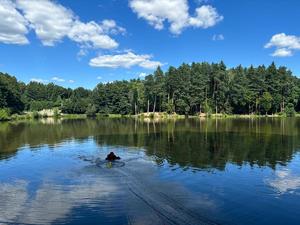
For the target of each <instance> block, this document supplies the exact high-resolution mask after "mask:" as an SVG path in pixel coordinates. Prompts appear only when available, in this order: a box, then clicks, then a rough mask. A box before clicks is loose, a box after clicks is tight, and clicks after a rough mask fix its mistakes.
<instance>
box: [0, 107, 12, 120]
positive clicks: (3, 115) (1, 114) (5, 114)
mask: <svg viewBox="0 0 300 225" xmlns="http://www.w3.org/2000/svg"><path fill="white" fill-rule="evenodd" d="M9 116H10V110H9V109H0V121H6V120H9V119H10V117H9Z"/></svg>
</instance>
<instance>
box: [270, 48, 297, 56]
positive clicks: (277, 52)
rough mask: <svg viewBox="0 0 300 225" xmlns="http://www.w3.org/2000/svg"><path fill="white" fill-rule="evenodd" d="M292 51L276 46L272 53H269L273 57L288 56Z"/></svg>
mask: <svg viewBox="0 0 300 225" xmlns="http://www.w3.org/2000/svg"><path fill="white" fill-rule="evenodd" d="M292 55H293V52H292V50H290V49H286V48H278V49H276V50H275V52H274V53H272V54H271V56H274V57H288V56H292Z"/></svg>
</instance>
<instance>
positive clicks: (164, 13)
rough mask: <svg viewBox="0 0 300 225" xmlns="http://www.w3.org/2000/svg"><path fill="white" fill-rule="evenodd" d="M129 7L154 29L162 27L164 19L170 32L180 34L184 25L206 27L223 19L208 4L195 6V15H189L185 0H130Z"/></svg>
mask: <svg viewBox="0 0 300 225" xmlns="http://www.w3.org/2000/svg"><path fill="white" fill-rule="evenodd" d="M129 5H130V7H131V9H132V10H133V11H134V12H135V13H136V14H137V15H138V17H139V18H143V19H145V20H146V21H148V23H149V24H150V25H152V26H153V27H154V28H155V29H158V30H161V29H163V28H164V23H165V21H168V22H169V23H170V28H169V30H170V32H171V33H173V34H176V35H178V34H180V33H181V32H182V30H183V29H184V28H186V27H196V28H203V29H205V28H208V27H212V26H215V25H216V24H217V23H218V22H220V21H222V20H223V16H221V15H219V14H218V12H217V10H216V9H215V8H214V7H212V6H210V5H203V6H201V7H198V8H196V10H195V15H194V16H191V15H189V6H188V1H187V0H173V1H169V0H131V1H130V2H129Z"/></svg>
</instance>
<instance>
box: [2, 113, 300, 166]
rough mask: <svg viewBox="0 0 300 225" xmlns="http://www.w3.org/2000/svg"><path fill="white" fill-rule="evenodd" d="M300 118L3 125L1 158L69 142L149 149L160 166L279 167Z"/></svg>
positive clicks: (289, 150)
mask: <svg viewBox="0 0 300 225" xmlns="http://www.w3.org/2000/svg"><path fill="white" fill-rule="evenodd" d="M299 123H300V120H299V119H270V118H268V119H252V120H251V119H218V120H213V119H211V120H200V119H195V120H178V121H175V120H169V121H161V122H159V121H146V122H145V121H140V120H134V119H101V120H63V121H60V122H57V123H53V121H52V122H51V123H50V124H45V123H41V122H38V121H33V122H19V123H2V124H0V157H9V156H11V155H12V154H15V152H16V151H17V150H18V148H20V147H22V146H24V145H29V146H30V147H31V148H34V147H36V146H39V145H43V144H47V145H49V146H50V147H51V146H55V145H56V144H57V143H60V142H63V141H65V140H68V139H76V141H79V142H80V141H85V140H86V138H87V137H91V136H92V137H94V139H95V141H96V142H97V143H98V144H101V145H102V144H108V145H121V146H122V145H123V146H134V147H144V148H145V149H146V150H147V154H148V155H151V156H155V159H156V160H157V163H161V162H163V160H167V161H168V162H169V163H170V164H171V165H175V164H178V165H180V166H183V167H186V166H192V167H197V168H212V167H213V168H218V169H221V170H222V169H224V168H225V165H226V163H227V162H233V163H236V164H238V165H242V164H243V163H244V162H248V163H249V164H251V165H254V164H257V165H259V166H265V165H268V166H271V167H273V168H274V167H275V166H276V164H277V163H282V164H285V163H286V162H288V161H289V160H291V158H292V155H293V152H294V151H295V148H296V146H297V144H299V141H298V140H297V139H298V136H299V127H300V126H299V125H300V124H299Z"/></svg>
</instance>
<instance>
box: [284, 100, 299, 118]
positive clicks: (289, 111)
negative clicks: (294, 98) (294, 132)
mask: <svg viewBox="0 0 300 225" xmlns="http://www.w3.org/2000/svg"><path fill="white" fill-rule="evenodd" d="M284 112H285V114H286V116H287V117H294V116H295V114H296V112H295V108H294V105H293V104H292V103H289V104H287V106H286V107H285V110H284Z"/></svg>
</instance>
